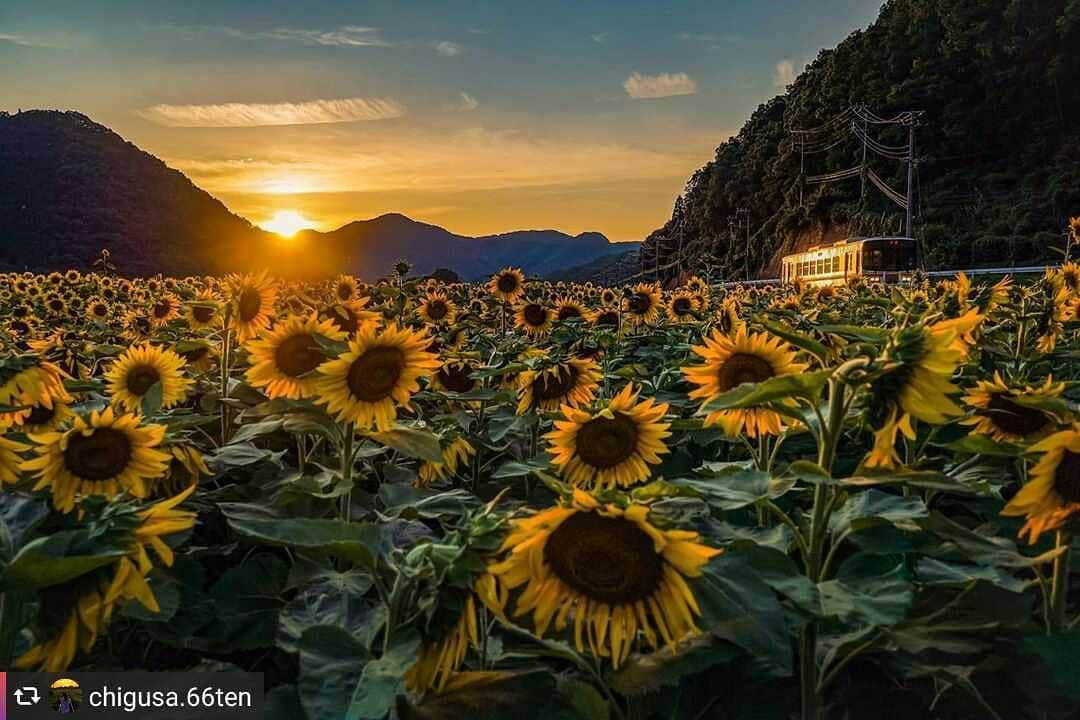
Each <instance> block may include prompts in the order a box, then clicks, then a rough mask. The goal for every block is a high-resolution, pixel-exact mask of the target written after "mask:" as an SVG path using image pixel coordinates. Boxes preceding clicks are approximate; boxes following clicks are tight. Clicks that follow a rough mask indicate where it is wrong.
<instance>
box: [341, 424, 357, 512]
mask: <svg viewBox="0 0 1080 720" xmlns="http://www.w3.org/2000/svg"><path fill="white" fill-rule="evenodd" d="M355 435H356V430H355V428H354V427H353V424H352V423H351V422H347V423H345V425H344V427H342V428H341V436H342V437H341V483H342V484H343V485H345V486H346V487H348V491H347V492H346V493H345V494H344V495H342V496H341V503H342V507H341V517H342V518H343V519H344V520H345V522H352V484H353V480H352V471H353V455H354V453H353V437H354V436H355Z"/></svg>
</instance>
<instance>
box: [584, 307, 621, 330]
mask: <svg viewBox="0 0 1080 720" xmlns="http://www.w3.org/2000/svg"><path fill="white" fill-rule="evenodd" d="M620 319H621V318H620V313H619V311H618V310H617V309H615V308H612V307H608V308H601V309H599V310H597V311H596V312H594V313H593V314H592V317H591V318H590V320H591V321H592V324H593V325H595V326H597V327H605V328H614V329H615V330H618V329H619V320H620Z"/></svg>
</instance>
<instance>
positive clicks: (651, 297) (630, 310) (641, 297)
mask: <svg viewBox="0 0 1080 720" xmlns="http://www.w3.org/2000/svg"><path fill="white" fill-rule="evenodd" d="M623 309H624V310H625V311H626V315H627V317H629V318H630V322H631V324H633V325H634V326H639V325H649V324H651V323H653V322H656V318H657V317H659V315H660V288H659V287H657V286H656V285H655V284H652V283H638V284H637V285H635V286H634V287H633V289H632V290H631V291H630V294H629V295H628V296H627V297H626V298H625V299H624V301H623Z"/></svg>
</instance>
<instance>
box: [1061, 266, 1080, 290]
mask: <svg viewBox="0 0 1080 720" xmlns="http://www.w3.org/2000/svg"><path fill="white" fill-rule="evenodd" d="M1062 279H1063V280H1064V281H1065V285H1066V287H1068V288H1069V289H1070V290H1075V289H1076V288H1077V286H1078V285H1080V274H1077V273H1075V272H1072V271H1071V270H1070V271H1068V272H1066V273H1064V274H1063V275H1062Z"/></svg>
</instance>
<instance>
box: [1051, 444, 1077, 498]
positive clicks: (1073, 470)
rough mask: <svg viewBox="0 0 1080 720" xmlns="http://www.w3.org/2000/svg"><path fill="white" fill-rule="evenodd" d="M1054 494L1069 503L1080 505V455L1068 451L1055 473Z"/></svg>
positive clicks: (1062, 457)
mask: <svg viewBox="0 0 1080 720" xmlns="http://www.w3.org/2000/svg"><path fill="white" fill-rule="evenodd" d="M1054 492H1056V493H1057V494H1058V495H1060V496H1061V499H1062V500H1064V501H1065V502H1069V503H1080V453H1074V452H1073V451H1072V450H1066V451H1065V454H1064V455H1062V456H1061V462H1059V463H1058V466H1057V469H1056V470H1055V471H1054Z"/></svg>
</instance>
